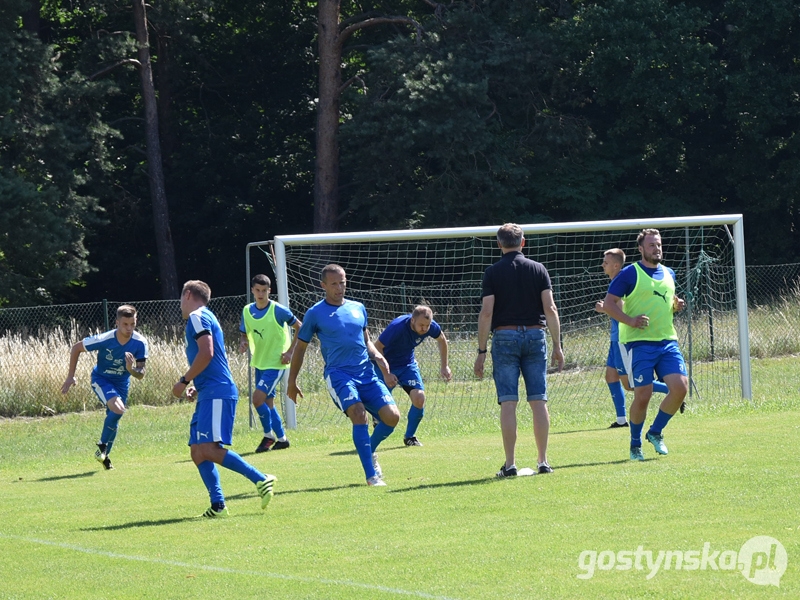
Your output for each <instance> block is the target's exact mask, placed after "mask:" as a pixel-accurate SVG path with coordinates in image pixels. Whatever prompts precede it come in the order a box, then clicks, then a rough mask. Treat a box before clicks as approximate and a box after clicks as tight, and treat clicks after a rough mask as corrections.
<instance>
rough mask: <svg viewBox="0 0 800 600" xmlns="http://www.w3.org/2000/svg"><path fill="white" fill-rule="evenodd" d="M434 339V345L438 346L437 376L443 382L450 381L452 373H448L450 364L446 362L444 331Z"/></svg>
mask: <svg viewBox="0 0 800 600" xmlns="http://www.w3.org/2000/svg"><path fill="white" fill-rule="evenodd" d="M435 339H436V344H437V345H438V346H439V375H441V376H442V379H444V380H445V381H450V380H451V379H452V378H453V373H452V371H450V364H449V363H448V362H447V338H446V337H445V335H444V331H442V332H441V333H440V334H439V337H438V338H435Z"/></svg>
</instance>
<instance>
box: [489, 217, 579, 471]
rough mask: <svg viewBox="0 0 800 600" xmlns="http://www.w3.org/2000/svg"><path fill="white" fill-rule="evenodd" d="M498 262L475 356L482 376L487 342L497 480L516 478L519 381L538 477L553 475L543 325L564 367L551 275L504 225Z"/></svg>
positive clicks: (555, 359) (514, 228) (515, 230)
mask: <svg viewBox="0 0 800 600" xmlns="http://www.w3.org/2000/svg"><path fill="white" fill-rule="evenodd" d="M497 245H498V246H499V247H500V250H501V251H502V252H503V257H502V258H501V259H500V260H499V261H498V262H496V263H495V264H493V265H491V266H490V267H488V268H487V269H486V271H485V272H484V274H483V290H482V292H481V296H482V306H481V313H480V316H479V317H478V356H477V358H476V359H475V366H474V371H475V375H476V377H478V378H479V379H480V378H482V377H483V371H484V362H485V360H486V352H487V348H486V345H487V344H488V342H489V332H490V331H492V332H493V337H492V363H493V365H494V366H493V369H492V371H493V376H494V384H495V388H496V389H497V403H498V404H499V405H500V429H501V431H502V434H503V449H504V451H505V455H506V461H505V463H504V464H503V466H502V467H500V471H499V472H498V473H497V476H498V477H514V476H516V475H517V466H516V463H515V455H514V452H515V447H516V444H517V403H518V402H519V376H520V374H522V378H523V379H524V380H525V390H526V392H527V399H528V405H529V406H530V407H531V411H532V412H533V435H534V437H535V438H536V449H537V452H538V472H539V473H540V474H544V473H552V472H553V469H552V467H550V465H549V464H548V462H547V438H548V436H549V433H550V413H549V412H548V410H547V342H546V341H545V332H544V329H545V326H547V329H548V330H549V331H550V338H551V340H552V343H553V353H552V363H553V364H554V365H555V364H557V365H558V370H559V371H561V370H562V369H563V368H564V352H563V351H562V349H561V323H560V321H559V318H558V310H557V309H556V304H555V301H554V300H553V289H552V285H551V283H550V274H549V273H548V272H547V269H546V268H545V267H544V265H543V264H541V263H538V262H536V261H534V260H531V259H529V258H526V257H525V256H524V255H523V254H522V248H523V247H524V246H525V237H524V236H523V235H522V228H521V227H520V226H519V225H516V224H515V223H506V224H505V225H503V226H502V227H501V228H500V229H499V230H498V231H497Z"/></svg>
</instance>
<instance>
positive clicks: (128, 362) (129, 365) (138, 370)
mask: <svg viewBox="0 0 800 600" xmlns="http://www.w3.org/2000/svg"><path fill="white" fill-rule="evenodd" d="M144 364H145V359H143V358H141V359H139V360H137V359H136V357H135V356H134V355H133V354H131V353H130V352H126V353H125V369H126V370H127V371H128V373H130V374H131V377H133V378H135V379H142V378H143V377H144Z"/></svg>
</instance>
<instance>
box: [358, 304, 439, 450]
mask: <svg viewBox="0 0 800 600" xmlns="http://www.w3.org/2000/svg"><path fill="white" fill-rule="evenodd" d="M428 337H430V338H433V339H434V340H436V343H437V345H438V346H439V359H440V368H439V374H440V375H441V376H442V379H444V380H445V381H450V380H451V379H452V378H453V374H452V373H451V371H450V366H449V365H448V364H447V338H446V337H445V335H444V332H442V328H441V327H440V326H439V324H438V323H437V322H436V321H434V320H433V311H432V310H431V308H430V307H429V306H425V305H420V306H416V307H414V310H413V311H412V313H411V314H410V315H403V316H400V317H397V318H396V319H394V320H393V321H392V322H391V323H389V325H387V326H386V329H384V330H383V333H381V335H380V336H379V337H378V341H376V342H375V347H376V348H377V349H378V352H380V353H382V354H383V356H384V357H385V358H386V361H387V362H388V363H389V371H390V373H391V375H393V376H394V377H390V378H388V379H384V382H385V383H386V385H387V386H388V388H389V390H390V391H391V390H392V389H393V388H394V387H395V386H396V385H397V384H398V383H399V384H400V385H401V386H402V387H403V390H405V392H406V394H408V396H409V398H410V399H411V408H410V409H409V410H408V424H407V425H406V433H405V435H404V436H403V443H404V444H405V445H406V446H422V443H421V442H420V441H419V440H418V439H417V435H416V434H417V428H418V427H419V424H420V421H422V417H423V416H424V414H425V386H424V385H423V383H422V375H421V374H420V372H419V365H418V364H417V360H416V357H415V356H414V349H415V348H416V347H417V346H419V345H420V344H421V343H422V342H423V341H425V338H428ZM381 373H382V372H381ZM376 427H380V424H378V425H377V426H376ZM372 449H373V450H375V447H374V446H373V448H372Z"/></svg>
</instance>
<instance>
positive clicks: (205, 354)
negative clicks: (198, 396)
mask: <svg viewBox="0 0 800 600" xmlns="http://www.w3.org/2000/svg"><path fill="white" fill-rule="evenodd" d="M195 341H196V342H197V355H196V356H195V357H194V360H193V361H192V364H191V365H189V370H188V371H186V373H184V374H183V377H181V381H178V382H177V383H176V384H175V385H173V386H172V395H173V396H175V397H176V398H180V397H181V396H183V393H184V392H186V395H187V396H188V397H189V398H191V397H192V396H194V393H195V388H194V386H193V385H189V382H190V381H192V380H193V379H194V378H195V377H197V376H198V375H200V373H202V372H203V371H205V368H206V367H207V366H208V365H209V364H210V363H211V359H212V358H214V338H213V337H211V332H210V331H208V330H205V331H202V332H201V333H200V337H198V338H196V339H195ZM184 382H186V383H184Z"/></svg>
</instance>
